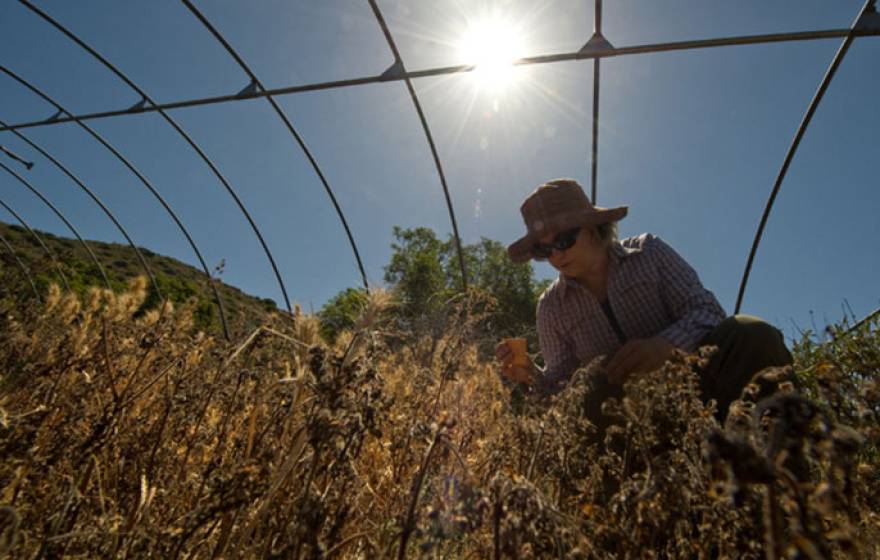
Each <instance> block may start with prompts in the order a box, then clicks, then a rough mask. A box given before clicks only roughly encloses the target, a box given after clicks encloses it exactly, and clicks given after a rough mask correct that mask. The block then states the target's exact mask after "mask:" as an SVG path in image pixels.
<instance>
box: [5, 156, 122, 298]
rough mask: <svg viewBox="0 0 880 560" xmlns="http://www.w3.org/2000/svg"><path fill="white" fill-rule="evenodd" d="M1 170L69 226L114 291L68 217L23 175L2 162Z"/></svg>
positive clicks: (107, 285) (108, 287) (105, 274)
mask: <svg viewBox="0 0 880 560" xmlns="http://www.w3.org/2000/svg"><path fill="white" fill-rule="evenodd" d="M0 169H2V170H3V171H6V172H7V173H9V174H10V175H12V176H13V177H14V178H15V179H16V180H18V182H19V183H21V184H22V185H24V186H25V187H27V189H28V190H30V191H31V192H32V193H34V195H35V196H36V197H37V198H39V199H40V201H41V202H42V203H43V204H45V205H46V207H48V208H49V210H51V211H52V213H53V214H55V215H56V216H57V217H58V219H59V220H61V221H62V222H64V225H65V226H67V229H69V230H70V232H71V233H72V234H73V235H74V236H75V237H76V238H77V240H79V244H80V246H82V248H83V249H85V251H86V253H88V255H89V258H91V259H92V262H93V263H94V264H95V266H96V267H97V268H98V272H99V273H100V274H101V279H103V280H104V285H105V286H106V287H107V289H108V290H112V289H113V288H111V287H110V280H109V279H108V278H107V273H106V272H105V271H104V267H103V266H101V262H100V261H99V260H98V257H96V256H95V253H94V252H93V251H92V248H91V247H90V246H89V244H88V243H86V242H85V240H84V239H83V238H82V236H81V235H80V234H79V231H77V229H76V228H75V227H74V226H73V224H72V223H70V220H68V219H67V217H66V216H65V215H64V213H63V212H61V210H59V209H58V207H56V206H55V205H54V204H52V202H51V201H50V200H49V199H48V198H46V197H45V196H44V195H43V193H42V192H40V190H39V189H37V187H35V186H34V185H33V184H32V183H31V182H30V181H28V180H27V179H25V178H24V177H22V176H21V175H19V174H18V173H16V172H15V171H13V170H12V169H10V168H9V167H7V166H6V165H5V164H4V163H3V162H0Z"/></svg>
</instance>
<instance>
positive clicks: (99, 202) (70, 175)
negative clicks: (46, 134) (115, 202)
mask: <svg viewBox="0 0 880 560" xmlns="http://www.w3.org/2000/svg"><path fill="white" fill-rule="evenodd" d="M5 124H6V123H4V122H3V120H2V119H0V125H5ZM11 132H12V133H13V134H15V136H17V137H18V138H19V139H20V140H22V141H23V142H25V143H26V144H27V145H28V146H30V147H31V148H33V149H35V150H36V151H37V152H39V153H40V154H42V155H43V157H45V158H46V159H48V160H49V161H50V162H52V165H54V166H55V167H57V168H58V169H59V170H60V171H61V172H62V173H64V174H65V175H67V177H68V178H70V180H71V181H73V182H74V183H75V184H76V185H77V186H78V187H79V188H80V189H82V190H83V191H84V192H85V193H86V194H87V195H89V198H91V199H92V201H94V203H95V204H97V205H98V207H99V208H100V209H101V210H102V211H103V212H104V214H105V215H106V216H107V217H108V218H110V221H111V222H113V225H115V226H116V229H117V230H119V232H120V233H121V234H122V235H123V237H125V240H126V241H127V242H128V245H129V246H130V247H131V248H132V250H133V251H134V253H135V255H136V256H137V258H138V261H140V263H141V266H142V267H143V269H144V272H146V273H147V277H148V278H149V279H150V284H151V285H152V286H153V290H155V291H156V295H157V296H158V297H159V300H160V301H163V302H164V301H165V296H163V295H162V290H161V289H160V288H159V283H158V282H156V276H155V275H154V274H153V270H152V269H151V268H150V265H149V264H147V260H146V259H145V258H144V255H143V254H142V253H141V250H140V249H138V246H137V245H135V243H134V241H132V239H131V236H130V235H129V234H128V232H127V231H126V230H125V228H124V227H122V224H121V223H119V220H118V219H116V216H114V215H113V212H111V211H110V209H109V208H107V206H106V205H105V204H104V202H103V201H102V200H101V199H100V198H98V195H97V194H95V192H94V191H93V190H92V189H90V188H89V187H87V186H86V185H85V183H83V182H82V181H81V180H80V179H79V177H77V176H76V175H74V174H73V172H72V171H70V169H68V168H67V166H65V165H64V164H62V163H61V162H60V161H58V160H57V159H55V158H54V157H52V155H51V154H50V153H48V152H47V151H46V150H44V149H43V148H42V147H41V146H39V145H38V144H36V143H35V142H33V141H32V140H31V139H30V138H28V137H27V136H25V135H24V134H23V133H21V132H20V131H18V130H12V131H11Z"/></svg>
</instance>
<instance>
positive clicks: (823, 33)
mask: <svg viewBox="0 0 880 560" xmlns="http://www.w3.org/2000/svg"><path fill="white" fill-rule="evenodd" d="M19 1H20V2H21V3H22V4H24V5H25V6H27V7H28V8H29V9H31V10H32V11H34V12H35V13H37V14H38V15H40V16H41V17H42V18H43V19H45V20H46V21H48V22H49V23H51V24H52V25H53V26H55V27H56V28H58V29H59V30H60V31H62V32H63V33H64V34H65V35H67V36H68V37H70V38H71V39H72V40H74V41H75V42H76V43H77V44H79V45H80V46H82V47H83V48H84V49H86V50H87V51H88V52H90V53H91V54H92V55H93V56H95V57H96V58H97V59H98V60H99V61H101V62H102V63H103V64H105V66H107V67H108V68H110V69H111V70H112V71H113V72H114V73H116V74H117V75H118V76H119V77H120V78H121V79H123V80H124V81H125V82H126V83H127V84H128V85H129V86H131V87H132V88H133V89H135V91H137V92H138V93H140V94H141V96H142V98H143V101H142V102H141V103H139V104H137V105H135V106H133V107H129V108H127V109H123V110H110V111H102V112H97V113H90V114H84V115H79V116H74V115H72V114H70V113H67V116H61V115H60V113H62V112H63V113H66V111H63V110H60V112H59V115H56V116H55V118H53V119H50V120H49V121H33V122H25V123H19V124H14V125H5V124H3V126H0V131H3V130H13V131H14V130H18V129H22V128H29V127H36V126H46V125H51V124H57V123H61V122H70V121H74V122H78V123H79V124H81V125H82V121H84V120H90V119H99V118H107V117H112V116H119V115H128V114H134V113H143V112H152V111H158V112H160V114H162V115H163V116H165V117H166V119H168V120H169V122H171V121H170V119H169V118H168V117H167V115H165V113H164V112H165V111H166V110H169V109H175V108H182V107H192V106H198V105H208V104H215V103H225V102H230V101H240V100H245V99H254V98H257V97H266V98H267V99H268V100H269V101H270V102H271V103H272V105H273V107H274V108H276V111H277V112H278V113H279V116H280V117H281V118H282V119H284V120H285V124H287V125H288V129H289V130H290V132H291V134H293V136H294V138H296V139H297V142H298V143H299V144H300V146H301V148H302V149H303V150H304V152H305V153H306V155H307V157H308V158H309V160H310V162H311V163H312V165H313V167H314V169H315V171H316V173H318V175H319V177H321V180H322V183H323V184H324V188H325V190H326V191H327V192H328V195H329V196H330V198H331V201H332V202H333V204H334V207H335V208H336V210H337V214H338V215H339V217H340V220H341V221H342V224H343V227H344V228H345V230H346V233H347V235H348V237H349V241H350V243H351V245H352V249H353V250H354V252H355V257H356V259H357V261H358V266H359V268H360V270H361V274H362V276H363V277H364V284H365V286H366V274H365V273H364V269H363V265H362V263H361V261H360V257H359V255H358V252H357V249H356V245H355V241H354V238H353V236H352V235H351V232H350V230H349V228H348V226H347V223H346V221H345V218H344V216H343V214H342V211H341V209H340V207H339V205H338V203H337V202H336V199H335V197H334V196H333V194H332V191H331V190H330V187H329V185H328V184H327V183H326V180H325V179H324V178H323V173H322V172H321V171H320V169H319V167H318V166H317V163H316V162H315V161H314V159H313V158H312V157H311V155H310V152H309V151H308V150H307V148H306V146H305V144H304V142H302V140H301V137H300V136H299V135H298V134H297V133H296V132H295V130H294V129H293V127H292V126H291V125H290V124H289V121H288V120H287V119H286V117H285V116H284V115H283V113H282V112H281V111H280V110H279V109H278V108H277V105H276V104H275V102H274V100H273V99H272V97H273V96H278V95H289V94H294V93H303V92H308V91H319V90H329V89H335V88H341V87H353V86H358V85H365V84H375V83H385V82H392V81H404V82H405V84H406V86H407V89H408V91H409V93H410V97H411V98H412V100H413V104H414V106H415V108H416V112H417V113H418V116H419V119H420V121H421V124H422V128H423V130H424V132H425V135H426V137H427V139H428V144H429V146H430V148H431V153H432V156H433V158H434V162H435V166H436V168H437V172H438V175H439V177H440V181H441V185H442V186H443V191H444V195H445V197H446V202H447V209H448V212H449V215H450V221H451V222H452V227H453V232H454V236H455V241H456V248H457V251H458V257H459V265H460V268H461V273H462V281H463V287H466V286H467V274H466V269H465V266H464V259H463V254H462V249H461V239H460V236H459V233H458V226H457V223H456V219H455V213H454V209H453V205H452V200H451V197H450V195H449V189H448V185H447V184H446V179H445V176H444V174H443V169H442V165H441V163H440V158H439V156H438V154H437V150H436V146H435V144H434V141H433V138H432V135H431V132H430V129H429V127H428V124H427V120H426V118H425V115H424V112H423V111H422V109H421V105H420V104H419V101H418V97H417V95H416V93H415V90H414V88H413V86H412V80H413V79H416V78H423V77H431V76H440V75H447V74H454V73H461V72H470V71H472V70H474V66H473V65H457V66H447V67H439V68H429V69H426V70H420V71H415V72H408V71H407V70H406V68H405V65H404V63H403V60H402V58H401V56H400V53H399V51H398V49H397V47H396V44H395V43H394V39H393V37H392V35H391V32H390V30H389V28H388V26H387V24H386V23H385V20H384V18H383V16H382V13H381V11H380V10H379V8H378V6H377V5H376V2H375V0H368V2H369V4H370V7H371V9H372V11H373V13H374V15H375V16H376V19H377V21H378V23H379V26H380V28H381V30H382V32H383V34H384V36H385V39H386V41H387V43H388V45H389V47H390V49H391V51H392V53H393V55H394V63H393V64H392V66H391V67H389V68H388V69H387V70H386V71H385V72H383V73H382V74H380V75H378V76H366V77H361V78H352V79H346V80H336V81H330V82H321V83H313V84H306V85H299V86H288V87H283V88H277V89H272V90H267V89H266V88H265V87H263V85H262V83H261V82H259V80H258V79H257V78H256V76H255V75H254V74H253V73H252V72H251V71H250V70H249V69H248V67H247V66H246V65H245V64H244V62H243V61H242V60H241V58H240V57H239V56H238V55H237V53H235V51H234V50H233V49H232V48H231V46H229V44H228V42H227V41H226V40H225V39H224V38H223V37H222V35H221V34H220V33H219V32H218V31H217V30H216V29H215V28H214V27H213V26H212V25H210V23H209V22H208V21H207V20H206V19H205V18H204V16H202V15H201V14H200V12H198V10H197V9H196V8H195V7H194V6H193V5H192V3H191V1H190V0H182V1H183V3H184V4H185V5H186V6H187V8H189V9H190V11H191V12H192V13H193V14H195V15H196V17H197V18H198V19H199V20H200V21H201V22H202V23H203V24H204V25H205V26H206V27H207V28H208V29H209V30H210V31H211V33H212V34H213V35H214V36H215V38H216V39H217V40H218V41H220V43H221V44H223V46H224V47H225V48H226V49H227V52H229V54H230V55H231V56H232V57H233V58H234V59H235V60H236V62H238V63H239V65H240V66H241V67H242V69H243V70H244V71H245V72H246V73H247V74H248V75H249V77H250V78H251V82H252V86H251V87H249V88H246V89H245V90H244V91H241V92H238V93H236V94H233V95H223V96H216V97H209V98H201V99H192V100H183V101H175V102H170V103H164V104H161V105H159V104H156V103H154V102H153V101H152V100H150V99H149V98H148V97H147V96H146V94H144V93H143V92H142V91H141V90H140V89H139V88H137V86H135V85H134V84H133V83H131V82H130V80H128V79H127V78H126V77H125V76H124V75H122V74H121V73H120V72H119V71H118V70H116V69H115V68H114V67H113V66H112V65H110V63H109V62H107V61H106V60H105V59H103V58H102V57H101V56H100V55H98V54H97V53H96V52H95V51H94V50H92V49H91V48H90V47H88V46H87V45H85V44H84V43H83V42H82V41H81V40H79V39H78V38H76V37H75V36H74V35H73V34H72V33H70V32H69V31H67V30H66V29H65V28H64V27H63V26H61V25H60V24H58V23H57V22H55V21H54V20H52V19H51V18H50V17H49V16H48V15H46V14H45V13H43V12H41V11H40V10H39V9H38V8H35V7H34V6H33V5H32V4H30V2H29V1H28V0H19ZM594 2H595V4H594V6H595V19H594V30H593V36H592V37H591V39H590V40H589V41H588V42H587V43H586V44H585V45H584V47H583V48H581V49H580V50H579V51H577V52H574V53H562V54H554V55H543V56H532V57H526V58H522V59H520V60H519V61H517V62H516V64H518V65H531V64H546V63H553V62H564V61H573V60H593V123H592V124H593V131H592V138H591V140H592V146H591V152H592V158H591V187H592V189H591V190H592V199H593V201H594V202H595V201H596V199H597V167H598V147H597V144H598V119H599V86H600V82H599V80H600V60H601V59H602V58H606V57H612V56H626V55H633V54H645V53H656V52H671V51H681V50H690V49H702V48H714V47H722V46H733V45H751V44H767V43H778V42H788V41H809V40H819V39H831V38H842V39H844V41H843V43H842V45H841V47H840V49H839V50H838V52H837V55H836V56H835V58H834V60H833V61H832V63H831V65H830V67H829V69H828V71H827V72H826V74H825V77H824V78H823V80H822V82H821V84H820V85H819V88H818V90H817V92H816V94H815V96H814V97H813V100H812V102H811V103H810V105H809V107H808V109H807V112H806V114H805V116H804V118H803V120H802V122H801V124H800V126H799V127H798V130H797V132H796V134H795V137H794V140H793V142H792V144H791V146H790V148H789V150H788V153H787V154H786V157H785V159H784V161H783V164H782V168H781V169H780V172H779V174H778V175H777V178H776V181H775V183H774V186H773V188H772V190H771V193H770V196H769V199H768V201H767V203H766V205H765V208H764V212H763V215H762V218H761V221H760V224H759V226H758V230H757V232H756V235H755V239H754V242H753V244H752V248H751V251H750V254H749V257H748V260H747V264H746V267H745V271H744V273H743V277H742V281H741V284H740V288H739V293H738V296H737V301H736V310H735V312H739V310H740V307H741V304H742V300H743V297H744V293H745V289H746V286H747V283H748V279H749V275H750V271H751V267H752V265H753V262H754V258H755V254H756V253H757V249H758V246H759V245H760V242H761V239H762V236H763V231H764V228H765V226H766V222H767V220H768V218H769V215H770V212H771V210H772V207H773V204H774V201H775V199H776V196H777V194H778V192H779V190H780V188H781V185H782V182H783V180H784V178H785V174H786V172H787V170H788V167H789V165H790V163H791V161H792V159H793V157H794V154H795V153H796V151H797V148H798V146H799V144H800V140H801V138H802V137H803V135H804V133H805V131H806V128H807V126H808V125H809V123H810V120H811V119H812V116H813V115H814V114H815V111H816V110H817V108H818V106H819V104H820V102H821V100H822V97H823V96H824V93H825V91H826V90H827V88H828V86H829V84H830V82H831V80H832V79H833V77H834V74H835V72H836V70H837V68H838V67H839V65H840V63H841V62H842V60H843V58H844V56H845V55H846V53H847V51H848V49H849V47H850V45H851V44H852V41H853V40H854V39H855V38H857V37H870V36H880V15H878V13H877V11H876V0H866V1H865V3H864V5H863V7H862V9H861V10H860V11H859V15H858V16H857V17H856V19H855V21H854V23H853V24H852V25H851V26H850V27H849V28H848V29H829V30H819V31H802V32H794V33H772V34H763V35H750V36H738V37H726V38H715V39H705V40H694V41H678V42H669V43H656V44H648V45H634V46H629V47H622V48H615V47H613V46H612V45H611V44H610V43H609V42H608V41H607V40H606V39H605V37H604V36H603V35H602V27H601V26H602V0H594ZM173 126H174V125H173ZM175 128H177V127H176V126H175ZM179 132H181V133H182V131H179ZM193 147H194V148H195V149H196V151H198V152H200V153H201V150H199V148H198V147H197V146H194V145H193ZM204 159H205V160H206V162H207V163H208V165H209V166H211V167H212V169H215V168H214V166H213V164H211V163H210V162H208V161H207V158H204ZM217 173H218V175H219V172H217ZM221 181H223V179H222V178H221ZM223 182H224V184H225V181H223ZM229 190H230V191H231V189H229ZM231 194H233V197H234V198H236V200H238V199H237V197H236V196H235V195H234V193H231ZM242 211H244V209H243V208H242ZM245 214H246V216H248V219H249V220H250V217H249V215H247V213H245ZM251 224H252V226H253V227H254V229H255V231H256V226H255V224H253V222H252V221H251ZM257 235H258V237H260V236H259V233H257ZM260 239H261V240H262V238H261V237H260ZM264 248H265V245H264ZM266 251H267V254H268V248H266ZM269 259H270V262H272V265H273V269H274V271H275V274H276V277H277V278H278V280H279V283H281V277H280V274H279V273H278V270H277V267H275V266H274V260H272V257H271V255H269ZM282 291H283V292H284V295H285V300H286V290H284V288H283V287H282ZM288 308H289V303H288Z"/></svg>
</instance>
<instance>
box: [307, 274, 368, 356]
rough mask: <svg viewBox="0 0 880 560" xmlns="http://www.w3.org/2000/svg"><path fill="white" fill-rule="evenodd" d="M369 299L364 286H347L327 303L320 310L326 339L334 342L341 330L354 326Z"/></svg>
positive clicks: (323, 335)
mask: <svg viewBox="0 0 880 560" xmlns="http://www.w3.org/2000/svg"><path fill="white" fill-rule="evenodd" d="M367 301H368V296H367V292H366V290H364V289H363V288H347V289H345V290H342V291H341V292H339V293H338V294H336V295H335V296H333V298H332V299H330V301H328V302H327V303H325V304H324V306H323V307H321V310H320V311H318V320H319V321H320V322H321V336H322V337H323V338H324V340H326V341H327V342H329V343H331V344H332V343H333V342H335V341H336V337H337V336H339V333H340V332H342V331H344V330H345V329H350V328H352V327H353V326H354V322H355V320H356V319H357V318H358V316H359V315H360V314H361V312H362V311H363V309H364V307H365V306H366V305H367Z"/></svg>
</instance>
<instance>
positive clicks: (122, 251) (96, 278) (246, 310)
mask: <svg viewBox="0 0 880 560" xmlns="http://www.w3.org/2000/svg"><path fill="white" fill-rule="evenodd" d="M36 233H37V235H38V236H39V237H40V238H41V239H42V240H43V243H45V245H46V247H47V248H48V249H49V251H50V252H51V253H52V254H54V255H55V257H56V259H57V261H58V262H59V263H60V265H61V271H62V274H63V276H64V279H62V277H61V276H60V275H59V274H58V273H57V271H56V269H55V267H54V266H53V263H52V260H51V259H50V257H49V256H47V254H46V251H45V250H44V249H43V248H42V247H41V246H40V244H39V243H38V242H37V241H36V240H35V239H34V238H33V236H31V235H30V233H28V231H27V230H25V229H24V228H22V227H21V226H18V225H10V224H5V223H2V222H0V236H2V237H3V239H5V240H6V241H7V242H8V243H9V245H10V246H11V247H12V248H13V249H14V250H15V253H16V254H17V256H18V258H19V259H20V261H21V263H22V264H23V265H24V266H25V267H26V268H27V269H28V271H29V272H30V274H31V277H32V278H33V280H34V284H35V285H36V288H37V291H38V292H39V293H40V294H45V293H46V290H47V288H48V286H49V284H50V283H57V284H59V285H60V286H61V287H64V286H65V282H66V284H67V286H69V287H70V289H71V290H72V291H73V292H75V293H77V294H78V295H84V294H85V293H86V292H87V291H88V289H89V288H91V287H105V285H104V281H103V278H102V277H101V275H100V272H99V271H98V269H97V267H96V266H95V265H94V263H93V262H92V260H91V257H90V256H89V255H88V253H86V251H85V249H83V247H82V245H81V244H80V243H79V241H78V240H76V239H70V238H66V237H60V236H56V235H53V234H51V233H46V232H42V231H39V230H37V231H36ZM86 242H87V244H88V245H89V246H90V247H91V249H92V251H93V252H94V254H95V256H96V257H97V259H98V261H99V262H100V263H101V265H102V266H103V267H104V271H105V273H106V274H107V277H108V280H109V281H110V285H111V286H112V288H113V290H114V291H116V292H120V291H123V290H125V289H127V287H128V285H129V284H130V282H131V281H132V280H133V279H134V278H136V277H138V276H144V277H146V273H145V271H144V269H143V267H142V266H141V264H140V261H139V260H138V258H137V255H136V254H135V251H134V250H133V249H132V248H131V247H130V246H129V245H124V244H119V243H105V242H102V241H91V240H86ZM139 250H140V252H141V254H142V255H143V256H144V259H145V260H146V261H147V263H148V264H149V266H150V268H151V269H152V271H153V273H154V275H155V277H156V284H158V286H159V289H160V290H161V292H162V294H163V295H164V296H165V297H166V298H168V299H170V300H171V301H172V302H174V303H184V302H186V301H188V300H190V299H192V298H194V299H195V306H196V311H195V324H196V326H197V327H198V328H201V329H205V330H209V331H212V332H217V333H222V325H221V322H220V316H219V313H218V311H217V307H216V304H215V300H214V294H213V290H211V288H210V285H209V284H208V283H207V281H206V278H205V274H204V273H203V272H202V271H201V270H199V269H196V268H194V267H192V266H190V265H188V264H185V263H182V262H180V261H178V260H176V259H173V258H171V257H166V256H163V255H159V254H156V253H153V252H152V251H150V250H148V249H145V248H143V247H139ZM213 281H214V282H215V283H216V286H217V290H218V292H219V294H220V297H221V299H222V301H223V306H224V309H225V312H226V318H227V322H228V324H229V326H230V331H231V333H238V334H240V333H242V332H244V331H246V330H247V329H249V328H253V327H254V326H256V325H257V324H260V323H261V322H264V321H265V319H266V318H267V317H268V316H269V315H271V314H272V313H276V312H278V308H277V307H276V305H275V302H274V301H272V300H270V299H261V298H258V297H254V296H250V295H248V294H246V293H244V292H242V291H241V290H239V289H238V288H236V287H234V286H230V285H228V284H224V283H223V282H222V281H221V280H220V278H219V277H216V275H215V278H214V280H213ZM147 285H148V288H149V291H148V295H147V299H146V301H145V303H144V308H143V309H142V311H145V310H147V309H152V308H154V307H155V306H156V305H157V304H158V302H159V298H158V296H157V294H156V291H155V289H153V287H152V286H151V285H150V283H149V282H148V284H147ZM2 297H13V298H16V299H31V298H33V297H34V294H33V289H32V288H31V287H30V286H29V283H28V281H27V277H26V276H25V275H24V273H23V272H22V270H21V268H20V266H19V264H18V263H17V262H16V260H15V257H14V256H13V255H12V254H11V253H10V252H9V250H8V249H7V247H6V246H5V245H3V244H2V242H0V298H2Z"/></svg>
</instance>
